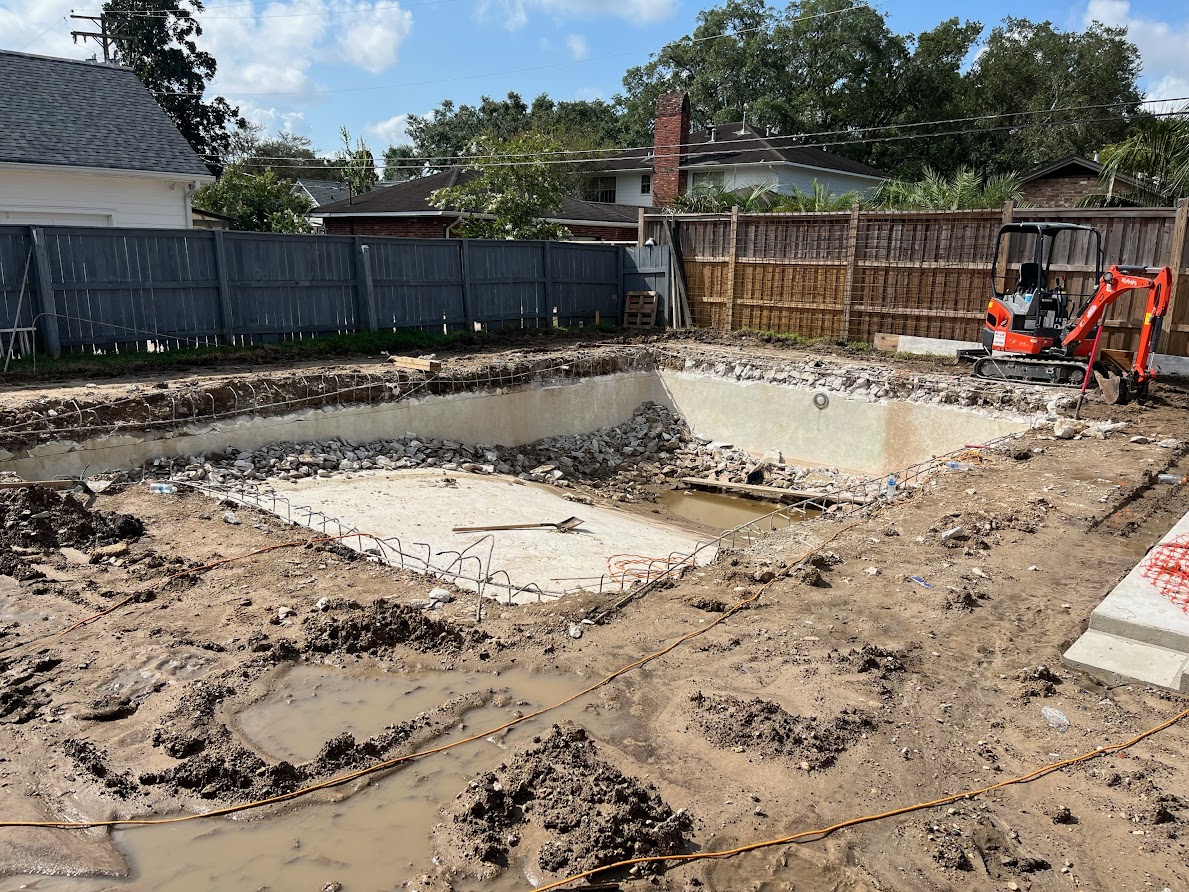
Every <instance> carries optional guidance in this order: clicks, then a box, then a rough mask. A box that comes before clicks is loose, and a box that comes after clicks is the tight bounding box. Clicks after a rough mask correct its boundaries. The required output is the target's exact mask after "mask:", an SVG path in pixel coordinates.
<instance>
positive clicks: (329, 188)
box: [295, 179, 351, 205]
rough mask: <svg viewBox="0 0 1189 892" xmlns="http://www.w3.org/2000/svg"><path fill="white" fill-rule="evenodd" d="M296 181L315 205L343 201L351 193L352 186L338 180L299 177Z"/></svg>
mask: <svg viewBox="0 0 1189 892" xmlns="http://www.w3.org/2000/svg"><path fill="white" fill-rule="evenodd" d="M295 183H296V184H297V185H298V186H300V187H301V188H302V189H304V190H305V191H306V194H308V195H309V196H310V197H311V198H312V199H313V200H314V204H315V205H321V204H330V203H331V202H334V201H341V200H342V199H344V198H347V197H348V196H349V195H350V194H351V190H350V187H348V186H347V184H346V183H342V182H339V181H338V180H306V179H299V180H296V181H295Z"/></svg>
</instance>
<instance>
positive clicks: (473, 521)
mask: <svg viewBox="0 0 1189 892" xmlns="http://www.w3.org/2000/svg"><path fill="white" fill-rule="evenodd" d="M447 480H450V481H452V482H451V483H447V482H446V481H447ZM275 489H276V491H277V493H278V494H280V495H283V496H285V497H286V498H288V499H289V500H291V501H292V503H293V504H294V505H304V506H308V507H311V508H314V509H315V510H316V511H321V512H324V513H325V514H327V515H330V516H332V517H336V518H338V520H339V521H341V522H342V524H343V525H344V526H345V527H354V528H356V529H358V530H360V531H362V532H365V533H371V534H374V535H376V536H378V537H380V538H383V539H387V538H388V537H390V536H398V537H399V538H400V544H401V550H402V551H403V552H405V553H407V554H409V555H410V556H411V557H413V558H414V559H415V560H416V561H418V562H420V561H423V560H424V559H425V558H426V556H427V550H426V548H425V546H424V545H418V544H417V543H427V544H428V545H429V546H430V548H431V549H432V552H433V557H432V559H431V563H433V564H434V565H435V566H437V567H440V568H444V567H446V566H447V565H449V564H450V563H451V561H453V560H454V559H455V557H456V555H455V554H452V553H451V552H462V551H464V550H465V551H466V553H467V554H468V555H473V556H476V557H478V558H480V559H481V561H482V567H483V570H482V574H480V572H479V568H480V565H479V562H478V561H476V560H475V559H474V558H471V559H470V560H467V561H464V562H463V563H461V564H459V565H457V566H456V567H455V570H457V571H458V572H460V573H462V574H464V575H465V576H470V577H475V578H478V577H479V576H480V575H482V576H484V577H486V576H488V575H490V574H493V573H496V572H497V571H500V570H503V571H505V572H506V573H507V574H508V576H510V577H511V581H512V585H513V587H514V588H520V587H522V586H526V585H528V584H529V583H536V585H537V586H538V587H539V588H541V589H543V590H544V591H546V592H562V591H566V590H572V589H578V588H585V589H590V590H595V591H597V590H599V587H600V583H599V579H600V577H603V576H607V575H608V566H607V560H608V558H611V557H613V556H615V555H620V554H626V553H630V554H638V555H647V556H649V557H656V558H661V559H666V558H668V557H669V555H670V554H671V553H674V552H677V553H679V554H680V555H687V554H689V553H691V552H693V551H694V550H695V548H697V546H698V545H699V544H701V542H702V541H705V540H699V539H698V537H697V535H696V534H694V533H691V532H689V531H688V530H685V529H683V528H681V527H677V526H673V525H671V524H668V523H663V522H659V521H656V520H653V519H650V518H648V517H646V516H642V515H639V514H632V513H629V512H626V511H620V510H617V509H614V508H609V507H602V506H590V505H581V504H578V503H577V502H570V501H567V500H566V499H565V498H563V497H562V495H561V494H560V492H561V491H559V490H556V489H551V488H550V487H547V486H544V485H537V484H533V483H524V482H522V481H518V480H516V479H515V478H510V477H501V476H476V475H472V474H458V473H451V474H447V473H445V472H443V471H428V470H416V471H413V470H410V471H387V472H377V473H369V474H361V475H359V476H356V477H353V478H349V479H347V478H337V479H336V478H329V479H327V478H321V479H320V478H310V479H307V480H302V481H298V482H287V481H277V483H276V486H275ZM572 515H576V516H578V517H581V518H582V519H583V520H584V521H585V523H584V524H583V525H582V527H580V528H579V530H578V531H575V532H569V533H562V532H558V531H556V530H552V529H539V530H502V531H499V532H494V533H491V534H490V535H491V536H492V537H493V540H494V543H493V544H491V546H490V547H489V543H487V542H484V543H481V544H479V545H477V546H476V543H478V542H479V540H480V539H483V537H484V534H483V533H455V532H453V528H454V527H456V526H488V525H504V524H516V523H547V522H549V523H556V522H557V521H560V520H564V519H565V518H567V517H570V516H572ZM347 544H349V545H354V540H348V542H347ZM362 544H363V547H364V548H367V547H370V546H371V545H372V543H371V542H369V541H368V540H366V539H365V540H363V543H362ZM470 546H475V547H473V548H469V547H470ZM468 548H469V550H467V549H468ZM714 555H715V549H714V548H712V547H711V548H705V549H703V550H702V551H700V552H699V553H698V555H697V556H696V558H695V562H696V563H698V564H705V563H708V562H709V561H711V560H712V559H713V558H714ZM659 569H660V565H659V564H658V565H657V568H656V570H655V571H654V572H658V573H659ZM454 581H455V583H456V584H457V585H458V586H459V587H460V588H465V589H467V590H469V591H476V590H477V588H478V585H477V584H476V583H475V582H473V581H471V580H469V579H465V578H459V579H457V580H454ZM498 581H499V582H500V583H501V584H503V583H504V579H503V578H502V577H500V579H499V580H498ZM630 582H631V580H629V584H630ZM602 587H603V590H604V591H607V590H611V589H615V590H618V588H619V585H618V582H613V581H612V580H611V579H609V578H608V579H605V580H604V581H603V583H602ZM485 593H486V594H488V595H489V596H491V597H493V598H496V599H497V600H499V601H501V602H506V601H507V599H508V595H509V594H511V592H510V591H509V590H508V589H507V588H500V587H495V586H490V585H489V586H488V587H487V588H486V591H485ZM537 600H539V599H538V597H537V595H536V594H534V593H532V592H524V593H521V594H519V595H517V596H516V597H515V598H514V602H515V603H531V602H536V601H537Z"/></svg>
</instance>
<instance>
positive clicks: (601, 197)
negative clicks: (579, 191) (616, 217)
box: [589, 177, 615, 204]
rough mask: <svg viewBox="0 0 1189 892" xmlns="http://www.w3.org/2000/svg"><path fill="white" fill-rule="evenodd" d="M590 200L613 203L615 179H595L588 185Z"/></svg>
mask: <svg viewBox="0 0 1189 892" xmlns="http://www.w3.org/2000/svg"><path fill="white" fill-rule="evenodd" d="M589 194H590V200H591V201H602V202H605V203H607V204H614V203H615V177H595V178H594V179H593V180H591V183H590V192H589Z"/></svg>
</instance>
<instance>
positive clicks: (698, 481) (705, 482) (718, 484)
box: [680, 477, 871, 505]
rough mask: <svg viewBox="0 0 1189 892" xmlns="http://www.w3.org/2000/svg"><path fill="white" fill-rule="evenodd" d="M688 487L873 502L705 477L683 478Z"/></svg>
mask: <svg viewBox="0 0 1189 892" xmlns="http://www.w3.org/2000/svg"><path fill="white" fill-rule="evenodd" d="M680 482H681V483H684V484H685V485H686V486H702V487H708V488H712V489H734V490H738V491H739V492H746V493H751V494H752V495H757V496H759V495H763V496H773V497H775V498H778V499H821V500H822V501H824V502H846V503H847V504H848V505H866V504H867V503H868V502H870V501H871V500H870V499H868V498H865V497H864V496H856V495H851V494H850V493H828V492H816V491H814V490H811V489H783V488H781V487H779V486H760V485H758V484H755V483H729V482H725V481H722V480H710V479H706V478H703V477H682V478H681V481H680Z"/></svg>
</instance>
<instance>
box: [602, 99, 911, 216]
mask: <svg viewBox="0 0 1189 892" xmlns="http://www.w3.org/2000/svg"><path fill="white" fill-rule="evenodd" d="M689 128H690V106H689V96H688V95H687V94H686V93H666V94H664V95H662V96H660V97H659V98H658V99H657V103H656V117H655V123H654V127H653V145H652V148H651V149H633V150H629V151H626V152H623V153H622V154H619V155H616V156H614V157H612V158H610V159H608V160H607V162H606V163H605V164H603V165H601V167H602V172H603V176H601V177H599V178H597V180H596V183H595V189H596V194H597V197H598V198H599V199H600V200H603V201H611V202H617V203H619V204H628V205H635V206H637V207H668V206H669V205H671V204H672V203H673V201H674V200H675V199H676V198H677V196H678V195H680V194H682V193H684V192H688V191H690V190H691V189H695V188H697V187H698V186H700V185H701V184H703V183H706V184H714V185H717V186H721V187H724V188H726V189H743V188H749V187H754V186H760V185H768V186H770V187H771V188H772V189H773V190H774V191H776V192H781V193H785V194H788V193H790V192H792V191H793V190H794V189H800V190H802V191H805V192H811V191H812V190H813V184H814V182H815V181H816V182H817V183H819V184H820V185H822V186H823V187H824V188H825V189H826V190H827V191H828V192H831V193H834V194H839V193H842V192H850V191H858V192H865V191H868V190H871V189H874V188H876V187H878V186H879V185H880V183H882V182H884V181H885V180H887V179H888V175H887V174H886V173H884V171H882V170H879V169H877V168H874V167H872V166H870V165H869V164H862V163H861V162H858V161H852V160H851V159H850V158H843V157H842V156H841V155H835V154H834V153H833V152H827V151H825V150H824V149H818V148H813V147H810V146H799V145H797V144H796V143H795V142H794V140H793V139H792V138H791V137H787V136H786V137H781V136H778V135H776V134H774V133H772V132H771V131H770V130H767V129H765V130H764V131H763V132H761V131H760V130H758V129H756V128H755V127H753V126H752V125H750V124H747V123H745V122H743V121H736V122H733V123H728V124H718V125H716V126H714V127H708V128H706V129H705V130H699V131H696V132H694V133H691V132H690V129H689Z"/></svg>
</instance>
